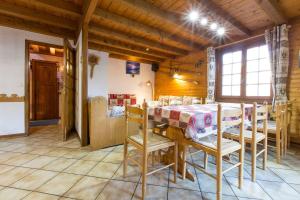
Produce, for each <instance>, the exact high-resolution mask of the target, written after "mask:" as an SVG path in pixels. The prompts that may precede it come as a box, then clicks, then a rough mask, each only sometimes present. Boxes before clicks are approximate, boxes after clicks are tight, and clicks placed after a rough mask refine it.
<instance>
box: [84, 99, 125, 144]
mask: <svg viewBox="0 0 300 200" xmlns="http://www.w3.org/2000/svg"><path fill="white" fill-rule="evenodd" d="M107 110H108V104H107V100H106V98H105V97H93V98H91V99H90V100H89V134H90V144H91V147H92V148H93V149H101V148H106V147H110V146H114V145H118V144H123V142H124V138H125V118H124V116H121V117H109V116H108V114H107Z"/></svg>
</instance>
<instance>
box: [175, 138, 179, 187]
mask: <svg viewBox="0 0 300 200" xmlns="http://www.w3.org/2000/svg"><path fill="white" fill-rule="evenodd" d="M177 170H178V144H177V142H175V146H174V183H176V182H177Z"/></svg>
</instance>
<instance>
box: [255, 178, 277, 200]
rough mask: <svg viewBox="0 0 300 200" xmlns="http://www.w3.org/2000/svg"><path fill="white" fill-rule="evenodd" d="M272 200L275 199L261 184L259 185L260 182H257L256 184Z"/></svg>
mask: <svg viewBox="0 0 300 200" xmlns="http://www.w3.org/2000/svg"><path fill="white" fill-rule="evenodd" d="M255 183H256V184H257V185H258V186H259V187H260V188H261V189H262V190H263V191H264V192H265V193H266V194H267V195H268V196H269V197H270V198H271V199H273V198H272V196H271V195H270V194H269V193H268V192H267V191H266V190H265V189H264V187H263V186H262V185H261V184H259V182H258V181H256V182H255Z"/></svg>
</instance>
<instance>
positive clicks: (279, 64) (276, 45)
mask: <svg viewBox="0 0 300 200" xmlns="http://www.w3.org/2000/svg"><path fill="white" fill-rule="evenodd" d="M265 39H266V43H267V46H268V49H269V55H270V64H271V70H272V89H273V105H275V104H276V103H280V102H286V101H287V93H286V89H287V88H286V86H287V78H288V68H289V39H288V27H287V25H286V24H283V25H281V26H276V27H274V28H273V29H269V30H266V31H265Z"/></svg>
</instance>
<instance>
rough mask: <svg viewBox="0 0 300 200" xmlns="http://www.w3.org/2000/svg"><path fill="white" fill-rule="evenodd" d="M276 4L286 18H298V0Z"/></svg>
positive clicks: (299, 4)
mask: <svg viewBox="0 0 300 200" xmlns="http://www.w3.org/2000/svg"><path fill="white" fill-rule="evenodd" d="M278 4H279V6H280V8H281V10H282V11H283V13H284V15H285V16H286V17H288V18H294V17H297V16H300V9H299V8H300V1H299V0H289V1H279V2H278Z"/></svg>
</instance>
